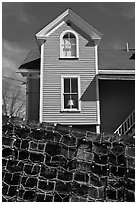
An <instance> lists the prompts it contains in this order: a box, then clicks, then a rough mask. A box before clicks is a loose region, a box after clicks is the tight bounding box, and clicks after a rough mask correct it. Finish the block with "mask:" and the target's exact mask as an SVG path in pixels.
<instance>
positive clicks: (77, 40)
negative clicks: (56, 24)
mask: <svg viewBox="0 0 137 204" xmlns="http://www.w3.org/2000/svg"><path fill="white" fill-rule="evenodd" d="M66 33H73V34H74V35H75V37H76V56H64V55H63V51H62V44H63V36H64V35H65V34H66ZM60 58H68V59H73V58H74V59H75V58H79V38H78V34H77V33H76V32H75V31H73V30H65V31H63V32H62V33H61V35H60Z"/></svg>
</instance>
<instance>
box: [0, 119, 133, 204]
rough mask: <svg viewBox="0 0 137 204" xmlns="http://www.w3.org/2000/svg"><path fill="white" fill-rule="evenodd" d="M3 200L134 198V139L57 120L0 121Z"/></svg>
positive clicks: (112, 199) (54, 200)
mask: <svg viewBox="0 0 137 204" xmlns="http://www.w3.org/2000/svg"><path fill="white" fill-rule="evenodd" d="M2 142H3V151H2V157H3V160H2V171H3V190H2V194H3V201H6V202H15V201H16V202H22V201H29V202H31V201H36V202H97V201H105V202H110V201H126V202H128V201H129V202H131V201H135V145H134V144H135V143H134V138H133V137H129V136H121V137H118V136H116V135H103V134H96V133H92V132H89V131H78V130H74V129H69V128H64V127H62V126H60V125H57V126H54V125H53V126H51V125H49V124H46V125H44V126H43V127H41V126H39V127H31V126H30V127H28V126H25V125H14V124H12V123H10V122H9V123H6V124H3V139H2Z"/></svg>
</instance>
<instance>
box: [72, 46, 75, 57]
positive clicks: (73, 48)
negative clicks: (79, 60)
mask: <svg viewBox="0 0 137 204" xmlns="http://www.w3.org/2000/svg"><path fill="white" fill-rule="evenodd" d="M71 56H73V57H75V56H76V45H71Z"/></svg>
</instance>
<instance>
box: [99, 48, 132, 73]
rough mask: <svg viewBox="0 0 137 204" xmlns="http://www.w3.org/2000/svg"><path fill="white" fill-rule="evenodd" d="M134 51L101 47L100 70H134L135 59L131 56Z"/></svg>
mask: <svg viewBox="0 0 137 204" xmlns="http://www.w3.org/2000/svg"><path fill="white" fill-rule="evenodd" d="M133 53H134V49H131V50H129V51H125V50H105V49H102V50H101V49H99V51H98V63H99V70H134V69H135V60H134V58H133V59H132V58H131V56H132V55H133Z"/></svg>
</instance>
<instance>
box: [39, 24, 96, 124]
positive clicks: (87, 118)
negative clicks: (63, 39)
mask: <svg viewBox="0 0 137 204" xmlns="http://www.w3.org/2000/svg"><path fill="white" fill-rule="evenodd" d="M65 30H72V29H71V27H68V26H67V25H66V23H65V24H64V25H62V26H61V27H60V28H58V29H57V30H56V31H55V32H54V33H52V34H51V35H50V36H48V38H47V41H46V43H45V44H44V57H43V107H42V110H43V111H42V120H43V121H45V122H58V123H70V124H97V103H96V101H81V112H79V113H66V112H63V113H62V112H61V75H65V74H66V75H67V74H68V75H71V74H74V75H79V76H80V83H81V91H80V92H81V95H82V94H83V93H84V92H85V90H86V88H87V87H88V86H89V84H90V83H91V81H92V80H93V79H94V77H95V47H88V46H86V44H87V42H88V41H87V40H86V39H85V38H84V37H82V36H81V35H80V34H79V33H78V36H79V59H78V60H71V59H70V60H63V59H59V57H60V34H61V33H62V32H63V31H65Z"/></svg>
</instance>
